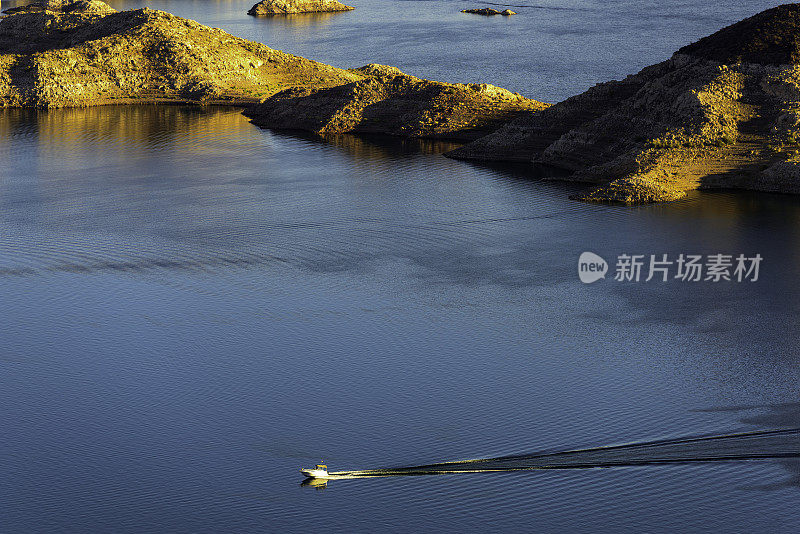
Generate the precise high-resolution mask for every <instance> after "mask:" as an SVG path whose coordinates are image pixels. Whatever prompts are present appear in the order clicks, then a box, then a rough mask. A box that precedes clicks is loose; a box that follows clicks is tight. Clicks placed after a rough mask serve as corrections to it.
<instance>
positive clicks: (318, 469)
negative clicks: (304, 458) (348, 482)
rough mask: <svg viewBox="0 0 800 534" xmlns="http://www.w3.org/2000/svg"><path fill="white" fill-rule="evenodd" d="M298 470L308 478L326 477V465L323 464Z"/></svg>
mask: <svg viewBox="0 0 800 534" xmlns="http://www.w3.org/2000/svg"><path fill="white" fill-rule="evenodd" d="M300 472H301V473H303V474H304V475H305V476H307V477H309V478H328V466H327V465H325V464H317V465H315V466H314V467H313V468H310V467H307V468H303V469H301V470H300Z"/></svg>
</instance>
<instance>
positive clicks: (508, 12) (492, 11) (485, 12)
mask: <svg viewBox="0 0 800 534" xmlns="http://www.w3.org/2000/svg"><path fill="white" fill-rule="evenodd" d="M461 12H462V13H471V14H473V15H486V16H487V17H488V16H492V15H503V16H506V17H507V16H508V15H516V14H517V13H516V12H515V11H511V10H510V9H504V10H503V11H498V10H496V9H492V8H490V7H484V8H482V9H462V10H461Z"/></svg>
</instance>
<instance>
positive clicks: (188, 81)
mask: <svg viewBox="0 0 800 534" xmlns="http://www.w3.org/2000/svg"><path fill="white" fill-rule="evenodd" d="M80 3H81V2H75V3H73V4H80ZM73 4H71V5H73ZM83 4H91V6H90V7H91V8H90V9H89V10H82V9H72V8H70V7H67V8H59V9H58V10H52V9H45V10H42V11H35V12H19V13H16V14H12V15H10V16H8V17H5V18H4V19H2V20H0V106H26V107H27V106H31V107H63V106H88V105H96V104H104V103H110V102H135V101H147V102H151V101H162V100H166V101H170V100H173V101H189V102H247V101H250V102H253V101H257V100H258V99H260V98H264V97H266V96H269V95H271V94H273V93H276V92H278V91H281V90H283V89H285V88H287V87H291V86H295V85H314V86H315V87H326V86H333V85H340V84H343V83H348V82H351V81H354V80H357V79H359V78H361V76H360V75H358V74H354V73H352V72H348V71H346V70H342V69H337V68H334V67H331V66H328V65H325V64H322V63H318V62H315V61H310V60H308V59H304V58H301V57H298V56H293V55H290V54H285V53H283V52H281V51H278V50H273V49H271V48H269V47H267V46H265V45H263V44H260V43H253V42H250V41H246V40H244V39H239V38H237V37H234V36H232V35H230V34H228V33H225V32H224V31H222V30H219V29H215V28H209V27H206V26H202V25H200V24H198V23H196V22H194V21H191V20H187V19H183V18H181V17H176V16H174V15H171V14H169V13H165V12H163V11H155V10H151V9H147V8H145V9H137V10H134V11H122V12H115V11H114V10H113V9H110V8H108V9H107V10H105V9H103V10H101V9H98V7H97V6H98V4H102V2H98V1H97V0H94V1H92V2H83ZM102 5H105V4H102ZM106 7H108V6H106Z"/></svg>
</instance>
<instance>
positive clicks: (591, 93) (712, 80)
mask: <svg viewBox="0 0 800 534" xmlns="http://www.w3.org/2000/svg"><path fill="white" fill-rule="evenodd" d="M798 36H800V4H787V5H782V6H779V7H775V8H772V9H769V10H767V11H764V12H762V13H759V14H758V15H755V16H753V17H751V18H748V19H745V20H743V21H741V22H739V23H736V24H733V25H732V26H729V27H727V28H724V29H722V30H720V31H718V32H716V33H714V34H713V35H711V36H709V37H706V38H704V39H701V40H700V41H698V42H696V43H694V44H691V45H689V46H686V47H684V48H681V49H680V50H678V51H677V52H676V53H675V55H674V56H673V57H672V58H671V59H669V60H667V61H664V62H663V63H659V64H657V65H653V66H651V67H647V68H645V69H643V70H642V71H641V72H639V73H638V74H635V75H633V76H629V77H628V78H626V79H624V80H622V81H613V82H608V83H603V84H600V85H597V86H595V87H593V88H592V89H589V90H588V91H586V92H585V93H583V94H580V95H578V96H574V97H572V98H569V99H567V100H565V101H564V102H561V103H558V104H555V105H554V106H552V107H549V108H548V109H546V110H544V111H542V112H539V113H535V114H527V115H523V116H521V117H519V118H517V119H515V120H513V121H511V122H510V123H508V124H507V125H505V126H503V127H502V128H500V129H498V130H497V131H496V132H494V133H492V134H490V135H488V136H486V137H483V138H481V139H478V140H477V141H475V142H473V143H470V144H468V145H466V146H464V147H462V148H459V149H457V150H455V151H453V152H451V153H450V154H448V155H449V156H451V157H453V158H459V159H471V160H494V161H525V162H532V163H536V164H544V165H549V166H553V167H558V168H561V169H564V170H566V171H568V172H570V173H571V175H570V176H569V177H568V178H567V179H570V180H574V181H579V182H586V183H590V184H599V185H598V186H596V187H594V188H592V189H590V190H589V191H587V192H585V193H582V194H579V195H577V196H576V198H578V199H581V200H591V201H601V202H621V203H626V204H636V203H645V202H657V201H669V200H677V199H680V198H682V197H684V196H685V194H686V191H689V190H692V189H721V188H737V189H751V190H760V191H773V192H783V193H800V38H798Z"/></svg>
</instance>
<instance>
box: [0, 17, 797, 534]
mask: <svg viewBox="0 0 800 534" xmlns="http://www.w3.org/2000/svg"><path fill="white" fill-rule="evenodd" d="M113 4H114V5H115V6H116V7H118V8H123V7H127V6H135V5H138V4H137V3H135V2H113ZM7 5H8V4H7V3H4V6H7ZM148 5H151V6H153V7H160V8H163V9H166V10H168V11H171V12H174V13H176V14H179V15H183V16H187V17H191V18H194V19H197V20H199V21H201V22H203V23H206V24H211V25H214V26H218V27H222V28H224V29H226V30H229V31H231V32H233V33H236V34H237V35H242V36H245V37H248V38H251V39H257V40H260V41H263V42H266V43H268V44H270V45H271V46H273V47H275V48H282V49H284V50H287V51H290V52H295V53H298V54H301V55H305V56H308V57H312V58H315V59H320V60H323V61H326V62H330V63H334V64H336V65H340V66H348V67H349V66H358V65H361V64H364V63H368V62H373V61H375V62H380V63H387V64H392V65H397V66H399V67H401V68H403V69H404V70H406V71H408V72H412V73H414V74H420V75H424V76H429V77H433V78H438V79H444V80H450V81H489V82H493V83H496V84H498V85H502V86H506V87H509V88H512V89H514V90H518V91H520V92H523V93H525V94H527V95H529V96H533V97H537V98H540V99H542V100H557V99H559V98H563V97H566V96H568V95H569V94H572V93H574V92H577V91H579V90H582V89H584V88H585V87H587V86H589V85H591V84H593V83H595V82H597V81H600V80H603V79H607V78H612V77H620V76H624V75H625V74H627V73H630V72H633V71H635V70H637V69H638V68H639V67H641V66H644V65H646V64H649V63H652V62H654V61H658V60H660V59H663V58H665V57H667V56H668V55H669V54H670V53H671V52H672V51H673V50H674V49H676V48H677V47H679V46H681V45H683V44H686V43H688V42H690V41H691V40H693V39H696V38H697V37H700V36H702V35H705V34H707V33H709V32H711V31H713V30H714V29H716V28H718V27H720V26H722V25H724V24H727V23H729V22H732V21H734V20H737V19H739V18H742V17H743V16H745V15H748V14H752V13H755V12H757V11H759V10H760V9H762V8H764V7H766V6H767V5H770V4H769V3H764V2H731V3H729V4H725V5H724V6H720V5H719V4H718V3H714V4H713V5H712V4H711V3H707V2H703V3H696V2H693V3H688V2H685V3H684V2H665V3H660V4H657V5H656V4H650V3H644V4H642V3H638V4H632V3H628V2H613V3H603V4H600V3H582V2H581V3H579V2H572V3H570V2H561V3H559V2H545V3H543V4H542V5H540V6H536V7H534V6H529V7H521V8H515V11H519V12H520V15H518V16H517V17H512V18H504V19H500V18H495V19H485V18H482V17H467V16H466V15H461V14H460V13H457V11H458V9H461V8H464V7H467V4H466V3H461V2H446V1H443V2H439V1H430V2H418V1H409V2H375V1H368V2H366V1H365V2H363V3H361V4H358V5H357V7H358V9H357V10H356V11H354V12H352V13H344V14H339V15H334V16H330V17H314V16H312V17H311V18H307V19H306V18H303V17H292V18H286V19H281V20H275V19H272V20H261V19H252V18H249V17H246V16H244V11H246V9H247V8H249V3H247V2H238V1H234V2H178V1H175V2H151V3H149V4H148ZM469 5H470V6H471V5H473V4H469ZM475 5H477V4H475ZM449 148H452V146H450V145H447V144H442V143H429V142H404V141H399V140H393V139H385V138H356V137H350V136H343V137H340V138H336V139H332V140H330V141H329V142H324V143H323V142H319V141H316V140H314V139H309V138H305V137H298V136H291V135H287V134H283V133H276V132H270V131H267V130H260V129H258V128H256V127H254V126H253V125H251V124H249V123H248V122H247V120H246V119H244V118H243V117H242V116H241V115H240V114H239V113H238V112H236V111H235V110H227V109H221V108H207V109H199V108H191V107H179V106H172V107H160V108H159V107H152V106H151V107H148V106H140V107H105V108H94V109H88V110H59V111H49V112H35V111H19V110H6V111H2V112H0V161H1V162H2V165H0V298H2V304H3V306H2V308H0V309H1V310H2V311H1V312H0V319H2V320H0V407H2V408H1V409H0V451H1V452H2V454H0V502H2V503H3V504H2V509H0V531H1V532H4V533H5V532H10V533H27V532H136V533H140V532H187V533H188V532H257V531H265V532H282V531H287V532H288V531H293V532H296V531H302V530H308V529H311V528H317V526H316V525H315V521H316V520H317V518H323V519H324V521H325V528H326V529H328V530H331V531H336V532H353V531H375V530H381V531H389V532H408V531H420V530H428V531H450V532H459V531H465V530H482V531H511V530H514V531H538V532H560V531H565V532H598V531H603V532H605V531H608V532H622V531H639V532H641V531H647V532H658V531H670V530H678V531H700V530H706V531H707V530H712V531H727V532H751V531H756V530H759V531H767V532H795V531H797V530H798V529H800V514H798V512H797V500H798V498H799V497H800V465H798V463H797V462H796V461H794V460H791V459H783V460H764V461H752V462H720V463H714V464H705V463H700V464H691V463H687V464H673V465H662V466H639V467H618V468H609V469H573V470H559V471H533V472H509V473H484V474H462V475H441V476H420V477H391V478H377V479H359V480H341V481H332V482H331V483H330V484H329V485H328V487H327V488H326V489H324V490H317V489H314V488H311V487H301V486H300V481H301V478H300V476H299V473H298V472H297V469H298V468H299V467H300V466H301V465H309V464H312V463H315V462H317V461H319V460H320V459H324V460H326V461H327V463H328V464H329V465H330V466H331V468H332V469H361V468H376V467H387V466H389V467H392V466H394V467H397V466H409V465H415V464H422V463H431V462H435V461H442V460H461V459H470V458H478V457H491V456H497V455H507V454H525V453H529V452H533V451H541V450H564V449H575V448H582V447H592V446H603V445H613V444H624V443H630V442H640V441H647V440H656V439H668V438H676V437H681V436H687V435H716V434H726V433H730V432H740V431H750V430H761V429H778V428H797V427H800V404H798V383H800V368H799V367H798V362H797V354H798V345H800V338H798V335H797V332H798V318H799V317H800V286H798V285H797V283H796V280H797V276H798V274H800V248H799V247H798V245H800V205H798V202H797V200H796V199H795V198H794V197H789V196H777V195H746V194H733V193H715V194H699V193H696V194H693V195H690V197H689V198H688V199H687V200H685V201H682V202H678V203H673V204H668V205H658V206H646V207H639V208H619V207H611V206H598V205H588V204H581V203H576V202H572V201H569V200H568V199H567V197H568V195H569V194H570V193H571V192H573V191H575V190H576V189H577V188H576V187H575V186H574V185H569V184H562V183H558V182H552V181H542V180H541V179H540V178H541V177H535V176H532V173H531V172H530V171H529V170H528V169H526V168H524V167H523V168H520V167H506V166H492V167H485V166H478V165H473V164H469V163H464V162H457V161H452V160H448V159H446V158H444V157H442V156H441V152H442V151H444V150H447V149H449ZM585 250H593V251H595V252H597V253H599V254H601V255H603V256H605V257H606V258H607V259H613V258H615V257H616V256H617V255H618V254H622V253H636V254H663V253H669V254H678V253H703V254H710V253H718V252H723V253H729V254H738V253H745V254H748V255H752V254H755V253H760V254H761V255H762V256H763V257H764V263H763V266H762V271H761V279H760V280H759V281H758V282H756V283H724V284H711V283H698V284H682V283H679V282H669V283H649V284H646V283H639V284H635V283H628V284H625V283H619V282H614V281H613V280H605V281H600V282H598V283H596V284H593V285H591V286H584V285H583V284H581V283H580V282H579V281H578V279H577V274H576V260H577V257H578V255H579V254H580V253H581V252H583V251H585Z"/></svg>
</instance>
